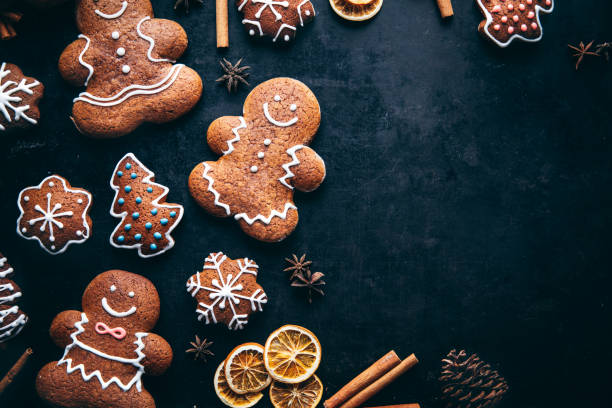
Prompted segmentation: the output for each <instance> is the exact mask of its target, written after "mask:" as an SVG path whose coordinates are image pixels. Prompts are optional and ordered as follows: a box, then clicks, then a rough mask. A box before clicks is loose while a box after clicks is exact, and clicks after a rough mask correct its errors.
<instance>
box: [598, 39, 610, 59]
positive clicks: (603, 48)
mask: <svg viewBox="0 0 612 408" xmlns="http://www.w3.org/2000/svg"><path fill="white" fill-rule="evenodd" d="M611 51H612V42H605V43H601V44H597V46H596V47H595V52H596V53H597V54H598V55H603V56H604V57H606V61H610V52H611Z"/></svg>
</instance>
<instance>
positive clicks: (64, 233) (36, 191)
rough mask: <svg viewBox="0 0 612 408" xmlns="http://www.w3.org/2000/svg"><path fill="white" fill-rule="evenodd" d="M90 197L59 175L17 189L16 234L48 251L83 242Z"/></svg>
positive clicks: (87, 229) (88, 225)
mask: <svg viewBox="0 0 612 408" xmlns="http://www.w3.org/2000/svg"><path fill="white" fill-rule="evenodd" d="M91 200H92V197H91V193H90V192H89V191H87V190H83V189H80V188H72V186H71V185H70V183H69V182H68V181H67V180H66V179H65V178H63V177H61V176H58V175H53V176H49V177H47V178H45V179H44V180H43V181H41V182H40V184H39V185H38V186H35V187H27V188H25V189H23V190H21V192H20V193H19V198H18V199H17V206H18V207H19V210H20V211H21V215H20V216H19V218H18V219H17V234H19V235H20V236H21V237H23V238H25V239H35V240H37V241H38V242H39V244H40V246H41V247H42V248H43V249H44V250H45V251H47V252H49V253H50V254H51V255H57V254H61V253H63V252H64V251H65V250H66V249H68V246H69V245H70V244H82V243H83V242H85V241H87V239H88V238H89V236H90V234H91V226H92V222H91V218H90V217H89V208H90V207H91Z"/></svg>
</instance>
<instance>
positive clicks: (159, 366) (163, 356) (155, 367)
mask: <svg viewBox="0 0 612 408" xmlns="http://www.w3.org/2000/svg"><path fill="white" fill-rule="evenodd" d="M144 344H145V349H144V354H145V356H146V357H145V358H144V359H143V360H142V365H143V367H144V368H145V372H146V373H147V374H148V375H161V374H163V373H164V372H165V371H166V370H167V369H168V367H170V364H171V363H172V347H170V344H168V342H167V341H166V340H164V339H163V338H162V337H160V336H158V335H157V334H153V333H149V334H147V337H145V339H144Z"/></svg>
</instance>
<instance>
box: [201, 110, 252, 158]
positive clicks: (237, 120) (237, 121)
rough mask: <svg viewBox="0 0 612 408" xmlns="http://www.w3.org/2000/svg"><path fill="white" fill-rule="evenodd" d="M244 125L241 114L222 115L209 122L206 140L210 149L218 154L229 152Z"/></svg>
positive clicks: (237, 139) (244, 127)
mask: <svg viewBox="0 0 612 408" xmlns="http://www.w3.org/2000/svg"><path fill="white" fill-rule="evenodd" d="M246 127H247V124H246V121H245V120H244V118H243V117H242V116H223V117H220V118H218V119H215V121H214V122H213V123H211V124H210V126H209V127H208V132H207V134H206V140H207V142H208V145H209V146H210V148H211V150H212V151H213V152H215V153H217V154H218V155H226V154H230V153H231V152H233V151H234V143H236V142H238V141H239V140H240V134H241V132H242V131H243V130H244V129H246Z"/></svg>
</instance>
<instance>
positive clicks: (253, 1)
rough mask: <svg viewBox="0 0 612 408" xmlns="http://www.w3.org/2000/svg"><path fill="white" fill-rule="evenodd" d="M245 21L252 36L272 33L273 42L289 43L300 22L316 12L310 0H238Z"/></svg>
mask: <svg viewBox="0 0 612 408" xmlns="http://www.w3.org/2000/svg"><path fill="white" fill-rule="evenodd" d="M236 6H238V11H241V12H242V14H243V16H244V18H243V20H242V24H243V25H244V27H245V29H246V30H247V32H248V33H249V35H250V36H251V37H253V36H255V35H257V36H259V37H264V36H266V37H271V38H272V42H277V41H279V42H283V43H287V42H289V41H291V40H292V39H294V38H295V34H296V31H297V28H298V26H299V27H304V24H306V23H308V22H310V21H311V20H312V19H313V18H314V17H315V15H316V13H315V9H314V6H313V5H312V3H311V2H310V0H283V1H278V0H236Z"/></svg>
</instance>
